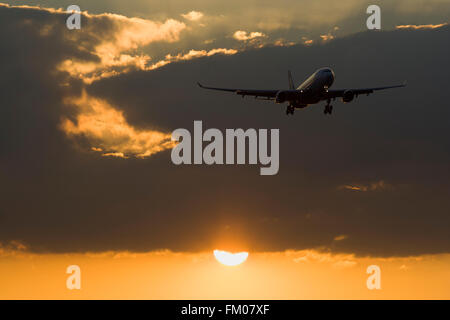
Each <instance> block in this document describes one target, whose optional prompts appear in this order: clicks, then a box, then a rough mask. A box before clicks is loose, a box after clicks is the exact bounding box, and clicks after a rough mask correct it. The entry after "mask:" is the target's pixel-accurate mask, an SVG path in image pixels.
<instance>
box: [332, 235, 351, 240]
mask: <svg viewBox="0 0 450 320" xmlns="http://www.w3.org/2000/svg"><path fill="white" fill-rule="evenodd" d="M347 238H348V235H346V234H341V235H339V236H336V237H334V239H333V240H334V241H342V240H345V239H347Z"/></svg>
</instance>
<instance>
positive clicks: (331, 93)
mask: <svg viewBox="0 0 450 320" xmlns="http://www.w3.org/2000/svg"><path fill="white" fill-rule="evenodd" d="M401 87H406V83H404V84H400V85H395V86H388V87H377V88H363V89H340V90H331V89H330V90H327V92H326V93H325V98H328V99H332V98H338V97H342V96H343V95H344V92H345V91H351V92H353V93H354V94H355V95H356V96H358V95H360V94H367V95H369V94H371V93H373V92H374V91H379V90H385V89H393V88H401Z"/></svg>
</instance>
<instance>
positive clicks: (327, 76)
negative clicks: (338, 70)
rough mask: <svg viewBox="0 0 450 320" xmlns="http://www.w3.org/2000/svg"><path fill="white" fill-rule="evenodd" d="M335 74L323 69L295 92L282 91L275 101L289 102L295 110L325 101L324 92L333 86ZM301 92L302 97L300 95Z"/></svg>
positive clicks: (328, 69)
mask: <svg viewBox="0 0 450 320" xmlns="http://www.w3.org/2000/svg"><path fill="white" fill-rule="evenodd" d="M334 77H335V75H334V72H333V70H331V69H330V68H321V69H319V70H317V71H316V72H314V73H313V74H312V75H311V76H310V77H309V78H308V79H306V80H305V81H304V82H303V83H302V84H301V85H300V86H299V87H298V88H297V89H295V91H293V90H286V91H280V93H279V95H278V96H277V98H276V99H275V101H276V102H277V103H283V102H286V101H289V102H290V103H291V105H292V106H294V107H295V108H305V107H307V106H308V105H310V104H315V103H318V102H320V101H321V100H323V98H324V92H325V91H326V90H327V89H328V88H330V87H331V86H332V85H333V82H334ZM298 92H301V95H299V94H298Z"/></svg>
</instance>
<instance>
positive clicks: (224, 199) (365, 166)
mask: <svg viewBox="0 0 450 320" xmlns="http://www.w3.org/2000/svg"><path fill="white" fill-rule="evenodd" d="M29 20H30V21H31V24H30V22H28V21H29ZM46 23H48V24H50V25H58V24H59V23H62V24H64V23H65V15H63V14H52V13H49V12H42V11H38V10H34V11H33V10H24V9H11V8H1V7H0V27H1V28H0V40H1V41H2V43H3V45H2V51H1V52H0V58H1V60H0V61H1V62H0V65H1V70H2V78H1V89H0V90H1V96H0V105H1V115H0V121H1V123H0V132H1V133H0V165H1V167H2V168H3V169H2V170H1V171H0V179H1V181H2V182H1V184H0V192H1V203H2V206H1V209H0V242H8V241H11V240H18V241H22V242H24V243H26V244H27V245H28V246H29V247H30V248H31V250H35V251H53V252H68V251H100V250H110V249H116V250H121V249H123V250H125V249H126V250H131V251H135V250H137V251H143V250H152V249H160V248H169V249H172V250H187V251H195V250H202V249H209V248H211V247H213V246H215V245H216V244H217V243H218V242H219V241H220V240H221V239H222V238H226V239H237V240H239V241H241V242H242V243H244V244H245V245H246V246H248V247H249V248H250V249H253V250H262V251H265V250H284V249H303V248H311V247H332V249H333V250H335V251H347V252H355V253H357V254H360V255H381V256H390V255H412V254H422V253H438V252H448V251H449V248H450V238H449V237H448V230H449V227H450V217H449V215H448V212H449V210H450V201H449V200H448V194H449V191H450V190H449V189H450V185H449V182H448V181H449V178H450V177H449V172H450V171H449V170H448V169H449V165H448V164H449V160H450V153H449V150H450V148H449V138H448V137H449V136H450V135H449V133H450V132H449V130H450V129H449V128H450V127H449V125H448V124H449V122H448V119H449V116H450V110H449V109H448V107H447V106H448V102H447V101H448V98H449V95H448V92H447V91H446V90H445V88H446V87H447V86H448V84H449V79H448V74H447V70H449V65H448V56H449V48H450V46H449V43H448V37H449V30H450V28H449V27H442V28H439V29H434V30H398V31H392V32H363V33H360V34H356V35H353V36H349V37H345V38H341V39H337V40H334V41H330V42H327V43H324V44H321V45H315V46H311V47H304V46H293V47H273V48H263V49H260V50H250V51H247V52H244V53H240V54H237V55H233V56H214V57H208V58H201V59H196V60H191V61H187V62H181V63H172V64H170V65H167V66H165V67H163V68H160V69H157V70H154V71H147V72H143V71H133V72H129V73H127V74H121V75H119V76H117V77H113V78H109V79H104V80H100V81H97V82H94V83H93V84H92V85H84V84H82V83H81V81H80V80H74V79H72V78H70V77H69V76H68V74H67V73H62V72H57V71H56V67H57V65H58V64H59V63H60V62H61V61H63V60H65V59H68V58H69V59H70V58H73V57H77V58H79V59H84V60H86V61H96V57H95V55H92V54H91V53H89V52H86V51H82V52H80V51H79V48H78V47H77V46H76V45H75V43H73V42H71V41H68V40H67V37H68V34H67V32H68V31H66V30H65V29H64V28H54V29H52V30H54V32H52V33H50V34H49V35H45V36H43V35H42V34H41V33H40V32H39V30H40V28H36V27H35V26H36V25H43V24H46ZM97 28H98V29H99V31H98V32H99V34H101V33H102V32H105V33H107V31H108V28H109V27H108V24H107V23H106V25H105V27H100V26H99V27H97ZM83 37H86V38H85V41H87V42H89V41H90V40H92V41H94V42H95V41H99V40H98V39H101V37H98V38H94V39H91V38H90V35H89V34H88V33H86V34H84V36H83ZM321 66H330V67H332V68H333V69H334V70H335V72H336V75H337V79H336V83H335V86H336V87H355V86H356V87H359V86H363V87H365V86H378V85H385V84H390V83H397V82H402V81H403V80H408V87H407V88H405V89H400V90H393V91H386V92H382V93H378V94H375V95H373V96H371V97H360V98H358V99H357V101H356V102H353V103H351V104H347V105H344V104H341V103H335V113H334V114H333V116H332V117H326V116H324V115H323V113H322V107H323V106H316V107H311V108H308V109H305V110H302V111H299V112H297V113H296V116H295V117H286V116H285V114H284V106H280V105H275V104H271V103H267V102H260V101H254V100H252V99H245V100H242V99H240V98H238V97H236V96H233V95H226V94H221V93H215V92H206V91H202V90H201V89H199V88H198V87H196V84H195V83H196V81H198V80H201V81H203V82H205V83H207V84H212V85H217V86H219V85H223V86H233V87H234V86H238V87H255V88H272V87H275V88H277V87H279V88H286V87H287V77H286V70H287V69H292V71H293V73H294V77H295V79H296V80H297V82H300V81H301V80H303V78H305V77H306V76H307V75H309V74H310V73H312V72H313V71H314V70H315V69H317V68H319V67H321ZM62 84H66V85H62ZM67 84H68V85H67ZM84 87H85V88H86V91H87V94H89V95H90V96H92V97H96V98H100V99H104V100H105V101H107V102H108V103H109V104H110V105H111V106H114V107H115V108H117V109H119V110H122V111H123V112H124V116H125V118H126V120H127V121H128V123H129V124H130V125H131V126H133V127H134V128H136V130H148V129H157V130H162V131H164V132H166V131H170V130H173V129H176V128H178V127H184V128H188V129H191V128H192V125H193V121H194V120H203V124H204V127H216V128H239V127H242V128H280V144H281V146H280V159H281V162H280V172H279V174H278V175H277V176H272V177H263V176H260V175H259V169H258V167H256V166H240V167H238V166H212V167H207V166H179V167H177V166H174V165H172V163H171V161H170V152H168V151H166V152H161V153H157V154H155V155H153V156H151V157H149V158H146V159H134V158H132V157H131V158H130V159H116V158H105V157H102V156H101V155H100V154H98V153H96V152H91V151H90V150H89V148H90V147H91V145H90V142H89V141H81V142H80V141H78V142H77V143H75V141H74V140H73V139H70V138H68V137H67V136H66V134H65V133H64V132H63V130H62V129H61V121H62V120H61V119H62V118H64V117H70V118H74V117H75V116H76V113H77V110H76V109H73V108H72V107H71V106H70V105H65V104H64V103H63V101H64V98H66V97H70V96H80V95H81V92H82V88H84ZM81 140H83V137H81ZM381 181H383V184H384V185H385V186H388V187H370V186H372V185H375V186H379V185H380V182H381ZM345 185H347V186H369V187H367V188H366V190H365V191H360V190H351V189H348V188H342V186H345ZM339 235H346V236H347V237H346V238H345V239H343V240H341V241H337V242H336V241H333V239H335V238H336V237H337V236H339Z"/></svg>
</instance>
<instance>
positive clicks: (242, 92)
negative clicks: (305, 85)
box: [197, 82, 280, 100]
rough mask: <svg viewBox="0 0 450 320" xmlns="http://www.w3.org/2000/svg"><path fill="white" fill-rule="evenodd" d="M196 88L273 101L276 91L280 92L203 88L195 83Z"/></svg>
mask: <svg viewBox="0 0 450 320" xmlns="http://www.w3.org/2000/svg"><path fill="white" fill-rule="evenodd" d="M197 84H198V86H199V87H200V88H203V89H209V90H218V91H226V92H234V93H236V94H238V95H241V96H242V97H245V96H254V97H255V98H258V97H262V98H265V99H267V100H273V99H275V97H276V95H277V93H278V91H280V90H252V89H250V90H249V89H229V88H213V87H206V86H203V85H202V84H201V83H199V82H197Z"/></svg>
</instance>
